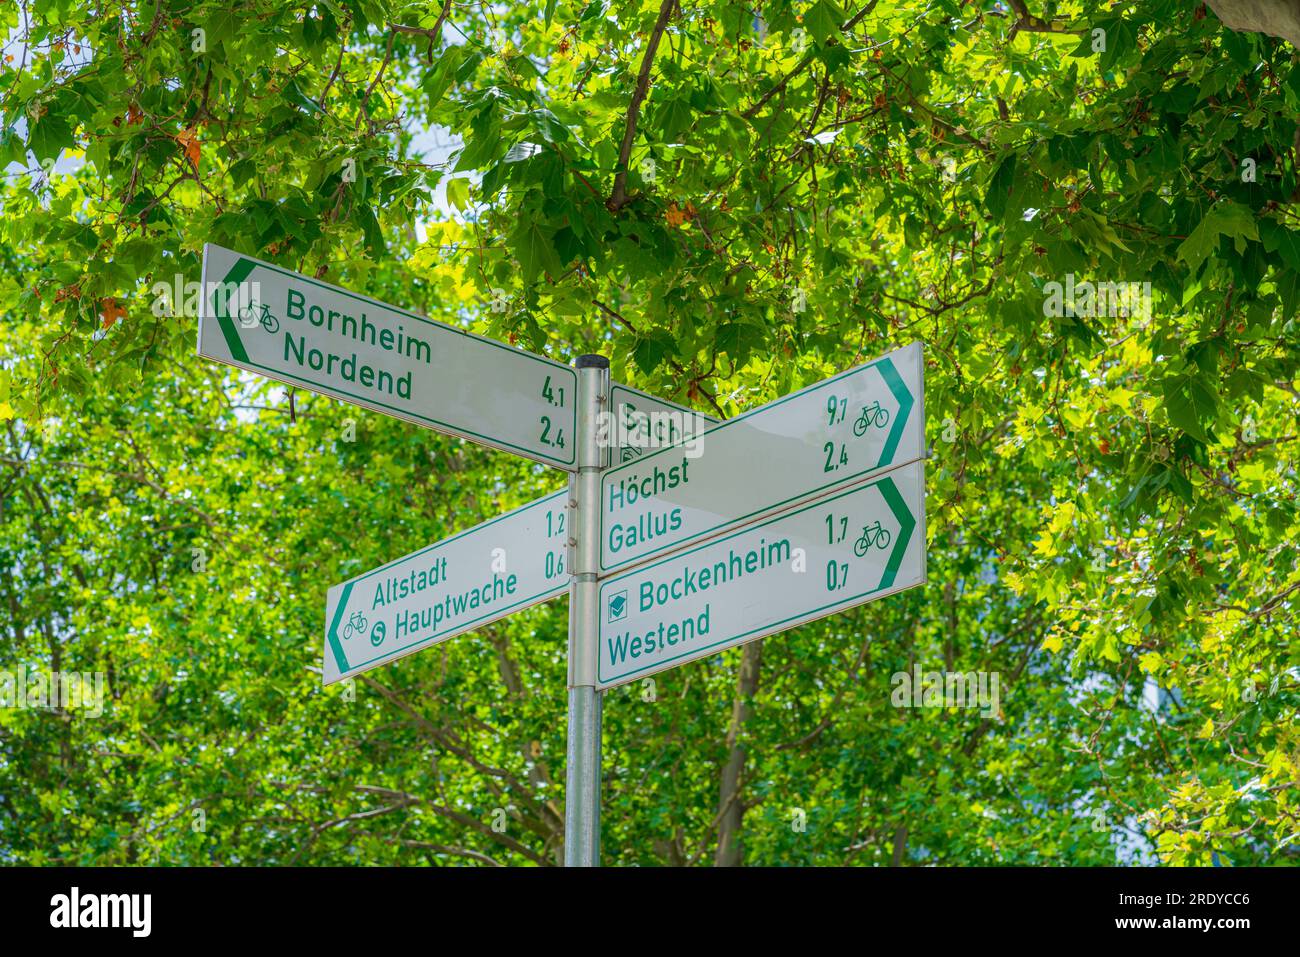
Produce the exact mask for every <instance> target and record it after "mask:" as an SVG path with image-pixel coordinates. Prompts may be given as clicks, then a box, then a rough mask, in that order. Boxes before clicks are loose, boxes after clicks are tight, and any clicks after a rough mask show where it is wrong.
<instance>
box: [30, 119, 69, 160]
mask: <svg viewBox="0 0 1300 957" xmlns="http://www.w3.org/2000/svg"><path fill="white" fill-rule="evenodd" d="M75 142H76V137H75V135H74V133H73V128H72V124H71V123H70V122H69V121H68V120H67V118H65V117H64V116H62V115H61V114H59V113H57V112H55V111H54V108H51V109H50V111H49V112H48V113H46V114H45V115H44V116H42V117H41V118H40V119H39V120H37V121H36V122H35V123H34V124H33V125H32V130H31V133H30V135H29V136H28V138H27V147H28V149H30V150H31V151H32V152H33V153H35V154H36V160H37V162H41V161H43V160H46V159H53V160H58V158H59V154H60V153H61V152H62V151H63V150H65V149H67V148H68V147H70V146H72V145H73V144H74V143H75Z"/></svg>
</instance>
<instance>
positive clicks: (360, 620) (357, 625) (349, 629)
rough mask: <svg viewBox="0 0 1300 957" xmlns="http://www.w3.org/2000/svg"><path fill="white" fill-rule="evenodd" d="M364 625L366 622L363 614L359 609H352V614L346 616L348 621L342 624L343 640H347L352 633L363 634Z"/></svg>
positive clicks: (364, 631) (364, 630)
mask: <svg viewBox="0 0 1300 957" xmlns="http://www.w3.org/2000/svg"><path fill="white" fill-rule="evenodd" d="M366 625H367V622H366V619H365V616H364V615H362V614H361V612H360V611H359V610H358V611H354V612H353V613H352V616H351V617H350V618H348V623H347V624H346V625H344V626H343V640H344V641H347V640H348V639H349V638H351V637H352V635H353V633H356V634H358V635H364V634H365V633H366Z"/></svg>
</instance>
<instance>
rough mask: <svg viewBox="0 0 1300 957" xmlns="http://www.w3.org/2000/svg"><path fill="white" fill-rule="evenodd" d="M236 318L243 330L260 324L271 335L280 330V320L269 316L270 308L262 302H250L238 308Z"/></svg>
mask: <svg viewBox="0 0 1300 957" xmlns="http://www.w3.org/2000/svg"><path fill="white" fill-rule="evenodd" d="M238 316H239V324H240V325H241V326H243V327H244V328H245V329H251V328H253V326H256V325H258V324H260V325H261V326H262V328H263V329H265V330H266V331H267V332H269V333H271V334H272V335H274V334H275V333H276V332H278V331H279V330H280V320H279V319H277V318H275V316H273V315H272V314H271V307H270V306H268V305H267V304H266V303H264V302H257V301H256V300H252V301H250V302H249V304H248V305H246V306H241V307H240V309H239V312H238Z"/></svg>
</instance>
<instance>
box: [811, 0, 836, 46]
mask: <svg viewBox="0 0 1300 957" xmlns="http://www.w3.org/2000/svg"><path fill="white" fill-rule="evenodd" d="M803 22H804V26H806V27H807V28H808V32H809V33H811V34H812V35H813V37H814V38H815V39H816V40H817V42H818V43H819V44H821V45H822V46H825V45H826V41H827V40H830V39H831V38H833V37H838V36H839V35H840V24H841V23H843V22H844V14H842V13H841V12H840V9H839V7H837V6H836V5H835V4H834V3H832V2H831V0H817V2H816V3H815V4H813V8H812V9H811V10H809V11H808V13H807V14H805V15H804V18H803Z"/></svg>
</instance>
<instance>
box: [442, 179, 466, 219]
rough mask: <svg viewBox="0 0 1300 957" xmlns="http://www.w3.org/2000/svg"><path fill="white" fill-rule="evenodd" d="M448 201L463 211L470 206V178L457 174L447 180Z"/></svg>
mask: <svg viewBox="0 0 1300 957" xmlns="http://www.w3.org/2000/svg"><path fill="white" fill-rule="evenodd" d="M447 202H448V203H449V204H451V205H452V206H454V207H456V208H457V209H458V210H460V211H461V212H462V213H463V212H464V211H465V210H466V209H467V208H468V207H469V179H468V178H467V177H464V176H457V177H456V178H455V179H449V180H447Z"/></svg>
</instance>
